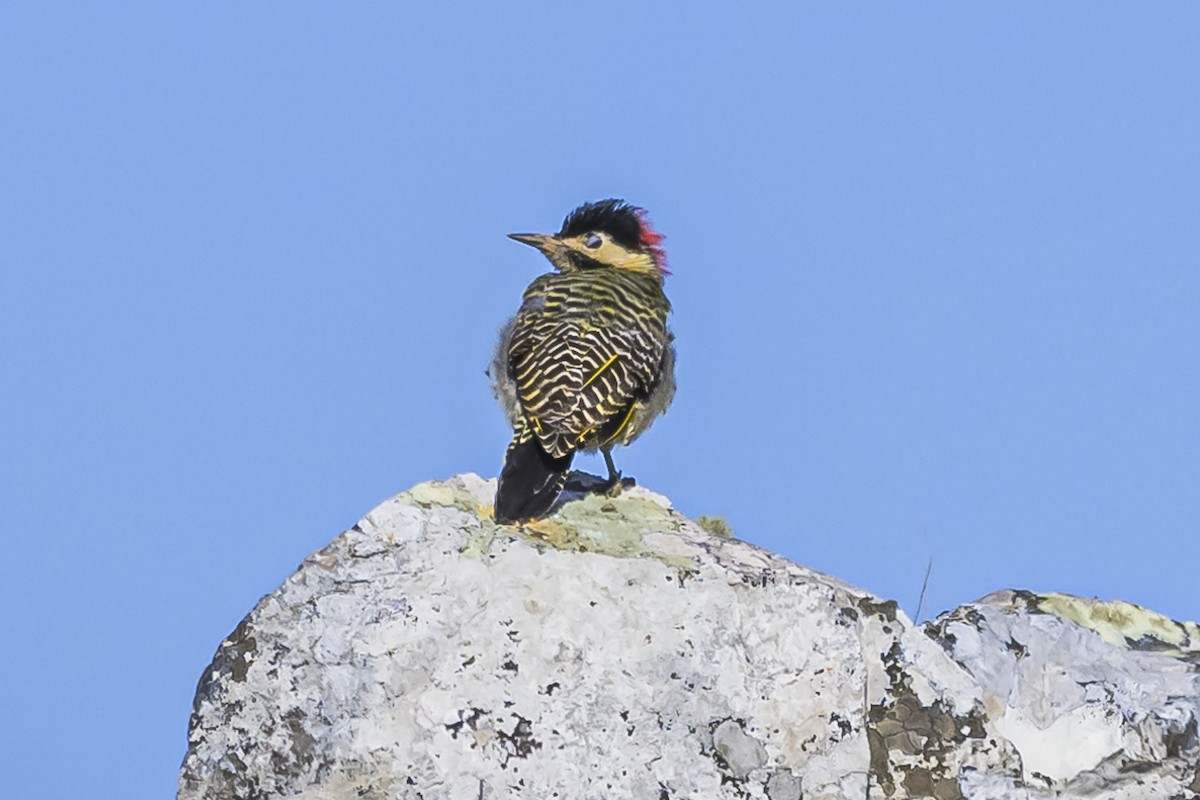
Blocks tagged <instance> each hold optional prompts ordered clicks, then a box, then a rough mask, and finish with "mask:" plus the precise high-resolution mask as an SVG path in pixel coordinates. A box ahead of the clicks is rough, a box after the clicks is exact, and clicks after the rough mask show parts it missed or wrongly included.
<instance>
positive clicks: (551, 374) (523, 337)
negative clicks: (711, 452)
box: [491, 200, 675, 522]
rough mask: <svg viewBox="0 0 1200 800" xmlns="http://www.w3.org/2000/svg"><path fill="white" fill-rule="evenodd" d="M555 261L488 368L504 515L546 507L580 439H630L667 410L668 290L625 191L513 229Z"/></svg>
mask: <svg viewBox="0 0 1200 800" xmlns="http://www.w3.org/2000/svg"><path fill="white" fill-rule="evenodd" d="M513 238H515V239H517V240H518V241H523V242H526V243H529V244H532V245H534V246H536V247H538V249H540V250H541V251H542V252H543V253H545V255H546V256H547V257H548V258H549V259H550V261H551V263H553V264H554V266H555V267H556V268H557V269H558V272H552V273H548V274H546V275H542V276H541V277H539V278H537V279H536V280H534V281H533V283H531V284H530V285H529V287H528V288H527V289H526V290H525V296H524V302H523V303H522V305H521V308H520V310H518V312H517V314H516V316H515V317H514V318H513V319H512V320H511V321H510V322H509V323H508V325H506V326H505V328H504V330H503V331H502V332H501V337H500V343H499V346H498V347H497V351H496V356H495V359H494V360H493V365H492V369H491V373H492V378H493V382H494V387H495V391H496V395H497V397H498V398H499V399H500V401H501V405H502V406H504V408H505V411H506V413H507V414H508V416H509V419H510V421H511V422H512V424H513V430H514V435H513V440H512V443H511V444H510V445H509V449H508V452H507V454H506V457H505V466H504V469H503V470H502V471H501V474H500V482H499V487H498V489H497V492H496V506H495V507H496V519H497V521H500V522H507V521H513V520H522V519H529V518H532V517H537V516H541V515H542V514H544V513H545V512H546V511H548V510H549V509H550V507H551V506H552V505H553V504H554V501H555V500H556V499H557V497H558V495H559V493H560V492H561V491H562V488H563V484H564V482H565V480H566V477H567V473H568V470H569V469H570V465H571V459H572V457H573V456H574V454H575V452H576V451H577V450H587V451H593V452H594V451H596V450H601V451H602V452H603V453H604V457H605V461H606V463H607V464H608V468H609V479H610V486H611V488H612V489H613V490H619V488H620V485H621V483H620V477H621V476H620V473H618V472H616V469H615V467H613V464H612V459H611V456H610V454H609V451H610V450H611V449H612V448H613V447H614V446H616V445H618V444H628V443H630V442H632V441H633V440H634V439H635V438H637V437H638V436H639V435H640V434H641V433H643V432H644V431H645V430H646V429H647V428H648V427H649V426H650V424H651V423H652V422H653V420H654V418H655V417H656V416H658V415H659V414H661V413H662V412H663V411H665V410H666V407H667V406H668V405H669V404H670V402H671V398H672V396H673V394H674V391H675V381H674V349H673V347H672V344H671V338H672V337H671V334H670V332H669V331H668V329H667V315H668V314H669V312H670V309H671V306H670V303H669V301H668V300H667V298H666V295H665V294H664V293H663V275H664V274H665V272H666V269H665V256H664V255H663V253H662V250H661V248H659V246H658V244H659V242H660V241H661V239H662V237H661V236H660V235H659V234H657V233H655V232H654V231H653V229H652V228H650V226H649V223H648V222H647V221H646V220H645V216H644V212H642V211H641V210H640V209H637V208H634V207H632V206H627V205H625V204H624V203H622V202H620V201H615V200H609V201H602V202H600V203H592V204H587V205H584V206H581V207H580V208H578V209H576V210H575V211H574V212H572V214H571V215H570V216H568V217H567V219H566V221H565V222H564V224H563V229H562V230H561V231H560V232H559V233H558V234H557V235H554V236H535V235H524V234H521V235H514V237H513Z"/></svg>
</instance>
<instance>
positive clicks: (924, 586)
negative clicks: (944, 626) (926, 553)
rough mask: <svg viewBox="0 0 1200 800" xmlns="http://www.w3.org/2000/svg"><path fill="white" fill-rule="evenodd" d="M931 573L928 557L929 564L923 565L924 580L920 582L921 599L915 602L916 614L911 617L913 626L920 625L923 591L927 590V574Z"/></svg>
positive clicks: (923, 602) (923, 603)
mask: <svg viewBox="0 0 1200 800" xmlns="http://www.w3.org/2000/svg"><path fill="white" fill-rule="evenodd" d="M932 571H933V556H930V557H929V563H928V564H926V565H925V580H923V581H921V597H920V598H919V599H918V600H917V613H916V614H914V615H913V624H914V625H919V624H920V623H921V609H922V608H924V607H925V590H926V589H928V588H929V573H930V572H932Z"/></svg>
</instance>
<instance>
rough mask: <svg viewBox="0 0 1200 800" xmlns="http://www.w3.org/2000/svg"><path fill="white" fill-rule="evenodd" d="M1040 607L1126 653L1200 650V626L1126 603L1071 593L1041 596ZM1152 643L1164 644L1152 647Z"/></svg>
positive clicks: (1170, 652) (1169, 653)
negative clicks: (1154, 650) (1094, 634)
mask: <svg viewBox="0 0 1200 800" xmlns="http://www.w3.org/2000/svg"><path fill="white" fill-rule="evenodd" d="M1037 608H1038V610H1039V611H1042V612H1044V613H1046V614H1054V615H1055V616H1058V617H1061V618H1063V619H1065V620H1068V621H1070V622H1073V623H1075V624H1076V625H1079V626H1080V627H1083V628H1087V629H1088V630H1092V631H1095V632H1096V633H1098V634H1100V636H1101V637H1103V639H1104V641H1106V642H1108V643H1109V644H1111V645H1113V646H1115V647H1120V648H1123V649H1126V650H1129V649H1156V650H1159V651H1161V652H1164V653H1167V654H1168V655H1174V656H1182V655H1184V654H1185V653H1186V652H1195V651H1196V650H1197V649H1200V626H1197V625H1196V623H1194V622H1178V621H1176V620H1173V619H1171V618H1170V617H1165V616H1163V615H1162V614H1157V613H1155V612H1153V611H1150V610H1148V609H1145V608H1142V607H1141V606H1138V605H1134V604H1133V603H1126V602H1124V601H1123V600H1111V601H1104V600H1096V599H1088V598H1084V597H1075V596H1074V595H1069V594H1047V595H1042V596H1041V597H1040V598H1039V600H1038V602H1037ZM1153 643H1161V644H1160V646H1158V647H1152V644H1153Z"/></svg>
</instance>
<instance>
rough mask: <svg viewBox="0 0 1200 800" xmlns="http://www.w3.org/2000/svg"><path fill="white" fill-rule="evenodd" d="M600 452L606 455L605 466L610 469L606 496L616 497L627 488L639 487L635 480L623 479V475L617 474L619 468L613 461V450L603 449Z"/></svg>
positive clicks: (605, 488)
mask: <svg viewBox="0 0 1200 800" xmlns="http://www.w3.org/2000/svg"><path fill="white" fill-rule="evenodd" d="M600 452H601V453H603V454H604V465H605V466H606V467H608V483H607V484H605V487H604V493H605V494H607V495H608V496H609V497H616V496H617V495H619V494H620V493H621V490H622V489H624V488H625V487H626V486H636V485H637V481H635V480H634V479H633V478H623V477H621V473H620V472H617V467H616V465H614V464H613V460H612V448H609V447H602V448H601V449H600Z"/></svg>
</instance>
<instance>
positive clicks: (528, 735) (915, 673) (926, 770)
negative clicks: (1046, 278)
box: [179, 475, 1200, 800]
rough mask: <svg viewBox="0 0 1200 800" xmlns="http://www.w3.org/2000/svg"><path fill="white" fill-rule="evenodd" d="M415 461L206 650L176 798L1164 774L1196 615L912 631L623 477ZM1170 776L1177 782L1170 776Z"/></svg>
mask: <svg viewBox="0 0 1200 800" xmlns="http://www.w3.org/2000/svg"><path fill="white" fill-rule="evenodd" d="M494 490H495V484H494V482H493V481H485V480H483V479H481V478H479V477H477V476H474V475H463V476H458V477H456V478H453V479H451V480H449V481H434V482H429V483H424V484H420V485H418V486H416V487H413V488H412V489H410V490H408V491H407V492H404V493H402V494H400V495H398V496H397V497H395V498H393V499H391V500H389V501H387V502H385V503H383V504H381V505H380V506H379V507H378V508H376V509H374V510H373V511H371V512H370V513H369V514H368V515H367V516H366V517H364V518H363V520H361V521H360V522H359V523H358V524H357V525H355V526H354V527H353V528H351V529H350V530H349V531H346V532H345V533H343V534H342V535H340V536H339V537H337V538H336V539H335V540H334V541H333V542H331V543H330V545H329V546H327V547H325V548H323V549H322V550H320V551H318V552H316V553H314V554H312V555H311V556H309V557H308V558H307V559H306V560H305V562H304V564H303V565H302V566H301V567H300V569H299V570H298V571H297V572H296V573H295V574H294V575H293V576H291V577H290V578H289V579H288V580H287V581H285V582H284V584H283V585H282V586H281V587H280V588H279V589H278V590H276V591H275V592H273V593H271V594H270V595H268V596H267V597H265V598H263V599H262V601H261V602H260V603H259V604H258V605H257V607H256V608H255V609H254V610H253V611H252V612H251V613H250V615H249V616H247V617H246V619H245V620H243V622H242V623H241V624H240V625H239V626H238V627H237V629H236V630H235V631H234V632H233V633H232V634H231V635H230V637H229V638H228V639H227V640H226V641H225V642H223V643H222V644H221V645H220V647H219V648H218V650H217V654H216V656H215V657H214V659H213V662H212V664H211V665H210V666H209V668H208V669H207V670H206V671H205V672H204V675H203V677H202V678H201V681H200V685H199V687H198V689H197V693H196V699H195V704H194V712H193V715H192V719H191V724H190V727H189V747H188V752H187V755H186V757H185V759H184V763H183V768H182V771H181V775H180V788H179V797H180V798H181V800H195V799H198V798H212V799H213V800H226V799H228V800H233V798H239V799H240V800H250V799H253V800H260V799H261V798H275V797H301V798H307V799H308V800H324V799H326V798H329V799H330V800H332V798H346V797H355V798H372V799H375V800H383V799H384V798H388V799H389V800H391V799H393V798H412V799H413V800H416V799H417V798H423V799H424V800H433V798H468V799H469V800H476V799H477V798H551V797H560V798H593V797H595V798H631V799H632V798H639V799H640V798H650V800H655V799H656V798H657V800H664V798H665V799H666V800H682V799H683V798H691V799H692V800H707V799H708V798H715V799H717V800H719V799H720V798H761V799H763V800H801V798H803V800H833V799H834V798H837V799H838V800H841V798H917V797H931V798H938V800H957V798H964V800H972V799H974V798H996V799H997V800H1001V799H1004V798H1022V799H1023V800H1030V799H1033V800H1037V799H1038V798H1047V799H1048V798H1051V797H1055V798H1073V797H1080V798H1083V797H1088V798H1113V800H1117V799H1118V798H1119V799H1120V800H1135V799H1136V798H1143V797H1145V798H1174V797H1179V798H1185V797H1188V798H1190V797H1193V796H1194V794H1195V791H1196V789H1195V787H1196V786H1197V785H1200V779H1198V778H1197V770H1196V763H1197V759H1198V757H1200V743H1198V741H1197V735H1196V730H1197V716H1198V713H1200V709H1198V704H1200V699H1198V696H1200V692H1198V691H1197V688H1198V684H1197V667H1196V663H1195V662H1196V658H1195V657H1194V654H1195V652H1196V642H1197V636H1196V635H1195V632H1196V629H1195V626H1194V625H1192V624H1191V623H1177V622H1175V621H1173V620H1167V619H1165V618H1162V617H1158V616H1157V615H1153V614H1152V613H1151V612H1145V611H1144V610H1142V609H1137V607H1135V606H1129V605H1128V604H1124V605H1120V606H1117V605H1110V606H1107V607H1100V606H1096V605H1094V604H1093V605H1089V602H1090V601H1082V600H1079V599H1078V598H1069V597H1066V596H1062V595H1034V594H1031V593H1018V592H1010V593H1000V594H997V595H992V596H989V597H988V598H985V599H984V600H981V601H979V602H978V603H974V604H970V605H968V606H964V607H962V608H960V609H956V610H955V611H953V612H950V613H949V614H945V615H943V616H942V617H939V618H938V619H937V620H934V621H933V622H931V623H928V624H926V625H925V626H923V627H917V626H914V625H913V624H912V622H911V621H910V620H908V618H907V617H906V616H905V615H904V614H903V612H902V611H900V610H899V609H898V607H897V606H896V604H895V603H894V602H892V601H887V600H884V599H881V598H878V597H874V596H872V595H870V594H869V593H867V592H864V591H862V590H860V589H857V588H855V587H852V586H849V585H847V584H845V583H843V582H841V581H838V580H837V579H835V578H832V577H830V576H827V575H823V574H821V573H819V572H816V571H814V570H810V569H807V568H805V567H802V566H799V565H797V564H794V563H791V562H789V561H787V560H785V559H782V558H780V557H778V556H776V555H773V554H771V553H769V552H766V551H764V550H762V549H760V548H757V547H754V546H752V545H749V544H747V543H745V542H740V541H737V540H733V539H730V538H726V537H721V536H714V535H712V534H711V533H709V532H707V531H705V530H704V529H703V528H702V527H701V526H699V525H697V524H696V523H695V522H693V521H691V520H689V519H687V518H686V517H684V516H683V515H682V514H680V513H678V512H677V511H676V510H675V509H673V508H672V507H671V505H670V503H669V502H668V501H667V500H666V498H663V497H662V496H660V495H656V494H654V493H653V492H649V491H647V490H645V489H643V488H634V489H630V490H627V491H626V492H624V493H623V494H622V495H621V496H620V497H617V498H609V497H606V496H601V495H596V494H575V495H568V496H567V497H566V498H565V499H564V502H562V503H561V504H560V505H559V507H558V508H557V510H556V511H555V513H554V514H552V515H551V516H550V517H549V518H547V519H545V520H541V521H539V522H536V523H532V524H527V525H523V526H498V525H496V524H495V523H494V521H493V520H492V519H491V515H490V503H491V498H492V496H493V495H494ZM1189 793H1191V794H1189Z"/></svg>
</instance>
